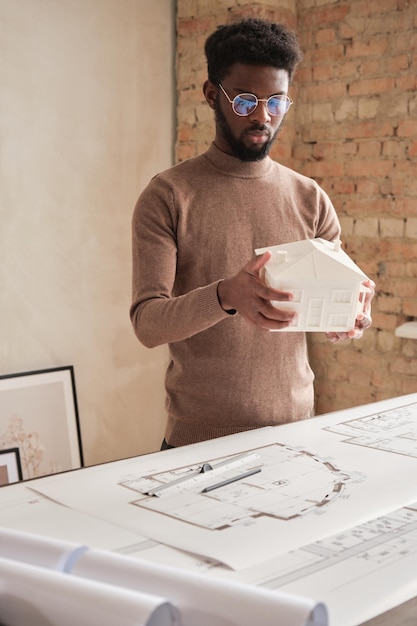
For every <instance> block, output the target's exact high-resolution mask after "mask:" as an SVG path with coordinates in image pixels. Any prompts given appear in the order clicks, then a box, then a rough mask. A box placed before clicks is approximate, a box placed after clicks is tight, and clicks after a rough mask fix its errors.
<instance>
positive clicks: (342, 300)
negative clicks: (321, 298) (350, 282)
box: [332, 289, 352, 304]
mask: <svg viewBox="0 0 417 626" xmlns="http://www.w3.org/2000/svg"><path fill="white" fill-rule="evenodd" d="M332 302H334V303H335V304H350V303H351V302H352V290H351V289H335V290H334V291H333V294H332Z"/></svg>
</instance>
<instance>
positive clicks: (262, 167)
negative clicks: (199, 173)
mask: <svg viewBox="0 0 417 626" xmlns="http://www.w3.org/2000/svg"><path fill="white" fill-rule="evenodd" d="M203 156H204V157H205V158H206V159H207V160H208V161H209V162H210V165H211V166H212V167H214V168H215V169H216V170H218V171H220V172H221V173H222V174H224V175H225V176H235V177H238V178H260V177H261V176H265V174H267V173H268V172H269V171H270V169H271V167H272V166H273V161H272V159H271V158H270V157H269V156H267V157H265V158H264V159H262V161H241V160H240V159H238V158H236V157H235V156H232V155H231V154H226V152H222V151H221V150H219V148H218V147H217V146H216V145H215V144H214V143H212V144H211V146H210V148H209V149H208V150H207V152H206V153H205V154H204V155H203Z"/></svg>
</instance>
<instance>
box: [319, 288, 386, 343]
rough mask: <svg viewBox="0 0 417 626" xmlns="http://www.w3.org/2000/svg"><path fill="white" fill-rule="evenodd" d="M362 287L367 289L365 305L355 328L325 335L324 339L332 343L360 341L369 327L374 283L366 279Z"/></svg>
mask: <svg viewBox="0 0 417 626" xmlns="http://www.w3.org/2000/svg"><path fill="white" fill-rule="evenodd" d="M363 285H364V286H365V287H367V291H366V292H365V303H364V306H363V312H362V313H360V314H359V315H358V317H357V318H356V320H355V328H353V329H352V330H349V331H346V332H342V333H335V332H332V333H326V338H327V339H328V340H329V341H331V342H332V343H339V342H341V341H347V340H348V339H360V338H361V337H362V336H363V331H364V330H366V329H367V328H369V327H370V326H371V324H372V316H371V302H372V298H373V297H374V295H375V283H374V281H373V280H370V279H368V280H366V281H364V282H363Z"/></svg>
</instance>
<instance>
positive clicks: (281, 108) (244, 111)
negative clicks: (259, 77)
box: [217, 83, 293, 117]
mask: <svg viewBox="0 0 417 626" xmlns="http://www.w3.org/2000/svg"><path fill="white" fill-rule="evenodd" d="M217 84H218V85H219V87H220V89H221V90H222V92H223V93H224V95H225V96H226V98H227V99H228V101H229V102H230V104H231V105H232V109H233V112H234V113H236V115H240V117H245V116H246V115H250V114H251V113H253V112H254V110H255V109H256V107H257V106H258V104H259V103H260V102H266V108H267V110H268V113H269V114H270V115H274V116H278V115H281V116H283V115H285V114H286V113H287V111H288V109H289V108H290V106H291V105H292V104H293V101H292V100H291V98H290V97H289V96H284V95H276V96H270V97H269V98H257V97H256V96H255V94H253V93H239V94H238V95H237V96H235V97H234V98H233V100H231V99H230V98H229V96H228V95H227V93H226V91H225V90H224V87H223V85H221V84H220V83H217Z"/></svg>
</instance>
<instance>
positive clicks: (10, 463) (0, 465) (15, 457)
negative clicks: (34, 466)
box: [0, 448, 23, 487]
mask: <svg viewBox="0 0 417 626" xmlns="http://www.w3.org/2000/svg"><path fill="white" fill-rule="evenodd" d="M22 478H23V476H22V466H21V463H20V452H19V448H8V449H5V450H0V487H4V485H11V484H12V483H17V482H19V480H22Z"/></svg>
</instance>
